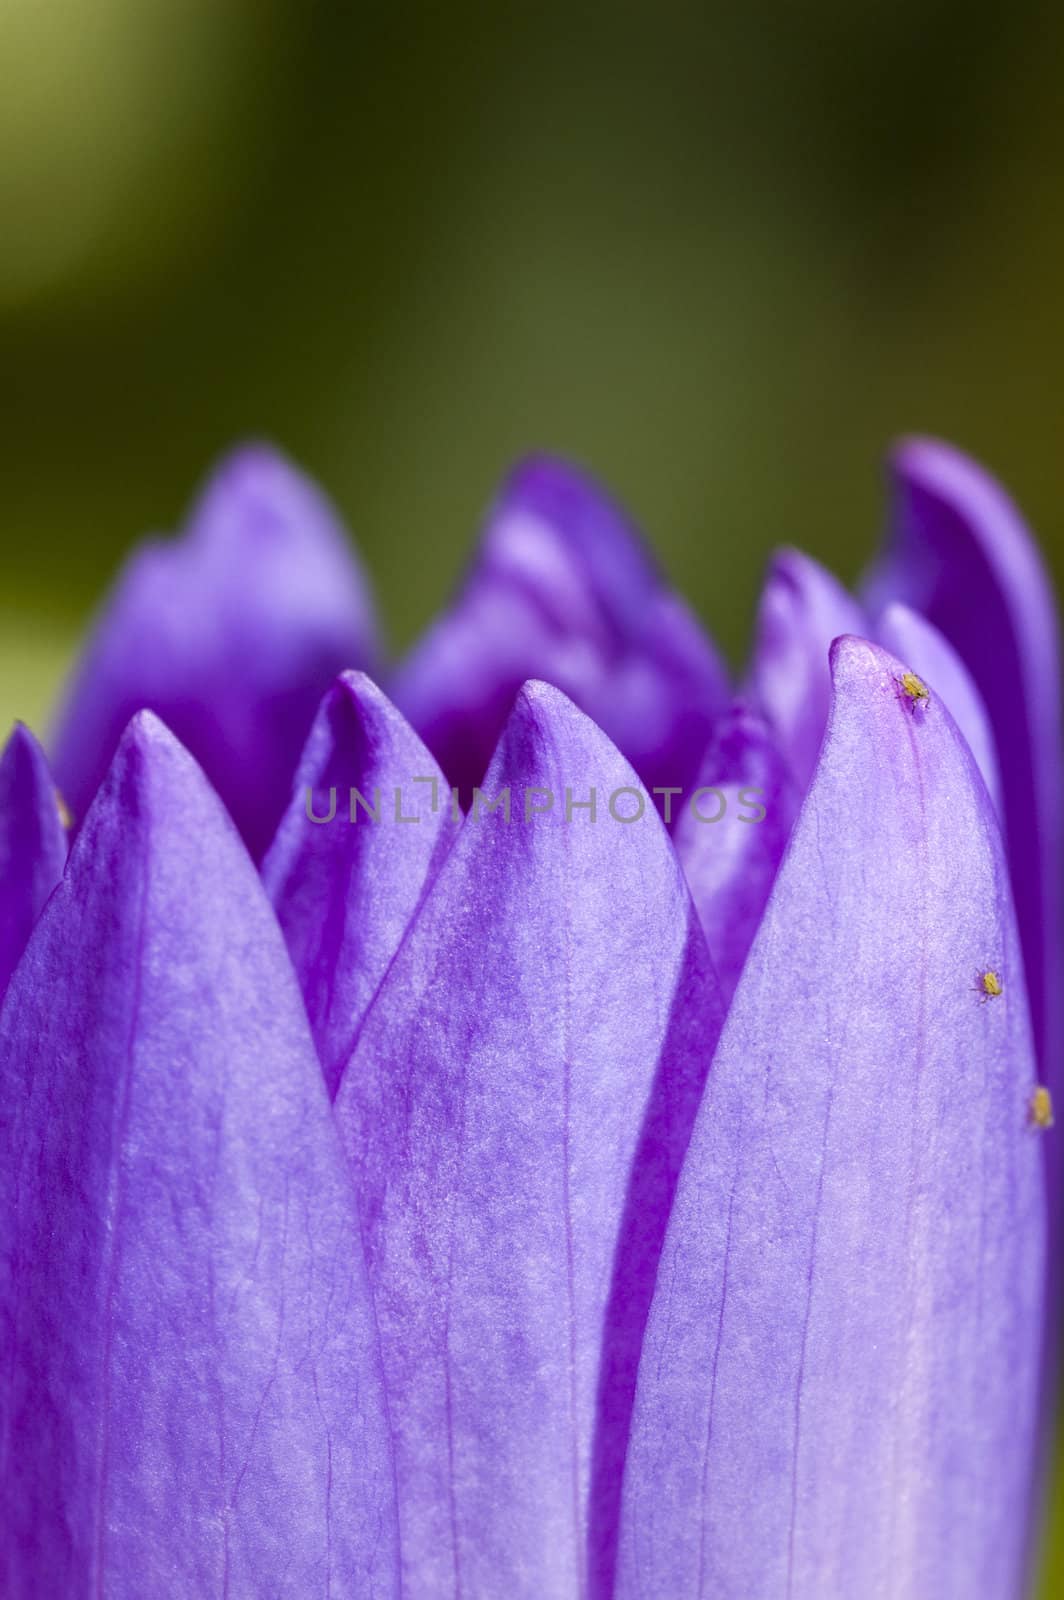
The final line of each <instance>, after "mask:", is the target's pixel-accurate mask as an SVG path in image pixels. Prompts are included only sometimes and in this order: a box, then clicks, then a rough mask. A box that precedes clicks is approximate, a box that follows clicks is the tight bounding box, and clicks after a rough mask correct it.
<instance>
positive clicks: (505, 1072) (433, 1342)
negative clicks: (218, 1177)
mask: <svg viewBox="0 0 1064 1600" xmlns="http://www.w3.org/2000/svg"><path fill="white" fill-rule="evenodd" d="M635 784H636V778H635V775H634V773H633V772H632V770H631V769H630V768H629V767H628V766H627V764H626V763H625V762H624V761H623V760H621V758H620V757H619V756H618V754H617V752H616V750H615V749H614V748H613V747H612V746H611V745H610V743H609V741H608V740H607V739H606V738H605V737H604V736H603V735H602V734H601V733H600V731H599V730H598V729H597V728H596V727H595V726H594V725H593V724H592V723H591V722H590V721H589V720H588V719H587V718H585V717H584V716H582V715H581V714H580V713H579V712H578V711H577V710H576V709H575V708H574V707H573V706H572V705H571V704H570V703H569V702H568V701H566V700H565V698H564V697H563V696H562V695H561V694H559V693H558V692H557V691H556V690H554V689H552V688H549V687H547V686H546V685H544V684H531V685H528V686H526V687H525V689H524V690H523V691H522V693H521V694H520V695H519V697H518V700H517V702H516V705H515V707H514V710H513V713H512V716H511V718H510V720H509V722H508V723H507V726H506V730H505V733H504V735H503V738H502V741H501V743H500V746H499V748H498V750H497V752H496V755H495V758H494V760H493V762H492V765H491V768H490V771H489V775H488V779H487V783H486V788H487V789H488V790H490V792H491V794H492V795H495V794H497V793H498V792H499V791H500V790H501V789H502V788H504V787H505V786H507V785H509V787H510V792H511V802H512V807H513V809H512V812H511V820H510V821H509V823H507V822H506V820H505V817H504V813H503V812H502V810H498V811H496V812H494V813H491V814H481V815H477V814H476V813H472V814H471V815H470V817H469V819H468V820H467V821H466V823H465V825H464V827H463V830H462V833H461V835H460V837H459V839H458V842H457V843H456V845H455V847H454V849H453V850H452V852H451V854H450V856H449V857H448V859H447V861H446V863H445V865H444V866H443V868H442V870H441V872H440V875H439V877H438V878H437V880H436V883H435V885H434V887H433V889H432V891H431V893H430V894H429V896H428V898H427V900H426V902H425V905H424V907H423V909H422V911H421V914H420V916H419V918H418V920H417V922H416V923H415V925H414V927H413V929H412V931H411V933H410V936H409V937H408V939H407V941H406V943H405V944H404V945H403V947H402V948H401V950H400V952H399V954H398V956H397V957H396V960H395V962H394V964H393V966H392V968H391V970H390V972H389V973H388V976H387V977H386V979H385V981H384V983H383V984H382V986H381V989H380V991H379V993H378V996H377V999H376V1001H375V1003H374V1005H373V1007H372V1009H371V1010H370V1013H369V1016H368V1017H367V1019H366V1023H365V1026H364V1028H363V1030H362V1033H361V1035H360V1037H359V1041H358V1045H357V1048H356V1051H355V1054H354V1056H353V1058H352V1060H351V1062H350V1064H349V1066H348V1068H347V1071H346V1072H345V1074H344V1077H343V1080H342V1082H341V1085H340V1091H339V1095H338V1097H337V1100H336V1111H337V1116H338V1119H339V1122H340V1125H341V1129H342V1133H343V1136H344V1139H345V1142H346V1146H347V1148H348V1150H349V1152H350V1155H351V1159H352V1163H353V1167H354V1171H355V1175H356V1181H357V1185H358V1188H359V1192H360V1194H361V1196H362V1198H363V1222H364V1228H365V1239H366V1251H367V1262H368V1265H369V1270H370V1278H371V1282H372V1284H373V1290H374V1298H375V1303H376V1308H377V1316H378V1321H379V1324H380V1328H381V1342H382V1349H383V1354H384V1365H385V1373H386V1380H387V1386H388V1403H389V1410H390V1415H391V1419H392V1425H393V1428H394V1431H395V1438H396V1450H397V1459H396V1469H397V1476H398V1484H399V1516H400V1537H401V1543H402V1558H403V1566H404V1572H405V1576H406V1579H407V1581H408V1583H409V1584H410V1586H411V1592H412V1593H418V1594H444V1593H445V1594H448V1595H450V1594H453V1593H464V1594H469V1595H488V1594H492V1595H495V1594H497V1595H506V1596H507V1597H508V1600H510V1597H512V1600H523V1597H527V1600H551V1597H558V1600H561V1597H568V1596H571V1595H574V1594H578V1593H587V1592H588V1585H589V1582H590V1584H591V1591H590V1592H592V1593H595V1594H603V1595H604V1594H608V1592H609V1582H610V1569H611V1565H612V1553H613V1542H614V1537H615V1531H616V1528H615V1524H616V1513H617V1501H618V1495H619V1479H620V1467H621V1457H622V1451H623V1445H624V1441H625V1439H626V1437H627V1426H628V1416H629V1409H630V1404H631V1397H632V1392H633V1385H634V1377H635V1365H636V1361H637V1356H638V1349H639V1343H640V1339H641V1335H642V1329H643V1323H644V1319H645V1315H646V1309H647V1306H648V1304H649V1297H650V1292H651V1288H652V1285H653V1279H654V1271H655V1267H656V1263H657V1256H658V1251H659V1249H660V1243H661V1237H662V1233H663V1229H664V1223H665V1220H666V1217H667V1214H668V1209H669V1205H670V1203H671V1196H672V1189H673V1184H674V1182H675V1175H676V1172H677V1170H678V1166H679V1163H680V1161H681V1159H682V1155H683V1151H684V1149H685V1148H686V1142H687V1138H688V1135H689V1131H690V1123H691V1118H692V1116H693V1114H694V1110H695V1106H696V1104H697V1100H698V1096H699V1092H700V1088H701V1084H702V1081H703V1076H704V1070H705V1065H706V1060H707V1059H708V1054H709V1052H710V1051H711V1049H712V1044H713V1040H714V1038H715V1037H716V1032H717V1028H718V1025H719V1006H718V999H717V993H716V984H715V981H714V978H713V974H712V970H711V968H710V966H709V958H708V953H707V951H706V948H705V941H704V939H703V936H702V933H701V930H700V928H699V926H698V922H697V918H696V916H695V913H694V909H693V907H692V906H691V903H690V898H689V896H688V894H687V890H686V887H685V886H684V883H683V880H682V877H681V874H680V872H679V869H678V866H677V863H676V858H675V854H674V852H673V850H672V846H671V844H670V842H669V840H668V837H667V835H666V833H665V830H664V828H663V826H662V824H661V822H660V820H659V818H658V816H657V815H656V813H655V812H654V810H653V807H652V805H651V803H650V801H649V800H648V799H646V798H645V797H641V796H640V795H639V793H638V791H636V790H635V787H634V786H635ZM526 786H527V787H528V789H530V790H531V791H532V796H531V802H530V803H531V806H532V807H533V811H532V815H531V818H530V820H529V821H527V822H526V820H525V814H524V796H525V790H526ZM566 786H569V787H571V788H573V789H574V790H576V791H577V792H576V793H575V794H574V795H573V799H579V800H584V801H586V800H587V799H588V798H589V796H588V789H589V787H591V786H594V787H595V788H596V790H597V795H596V801H597V811H596V814H595V817H594V819H592V817H591V815H590V813H589V812H587V811H583V812H576V811H571V813H570V820H569V821H566V820H565V802H564V793H565V788H566ZM622 788H624V789H626V790H628V793H626V794H625V795H622V796H620V797H619V798H618V797H617V796H616V791H618V790H620V789H622ZM543 790H547V791H550V792H552V793H553V794H554V795H555V796H557V799H556V801H555V803H554V806H553V808H552V809H551V810H550V811H549V812H546V813H544V812H542V811H541V810H539V808H541V807H543V806H545V805H546V800H545V798H544V796H543V794H542V793H541V792H540V791H543ZM611 795H612V796H614V799H615V808H616V809H617V810H618V811H620V812H622V813H624V814H628V813H631V814H633V815H634V814H635V811H636V803H637V799H639V798H642V803H643V806H644V814H643V816H642V818H641V819H640V820H639V821H634V822H630V823H622V822H617V821H615V820H614V818H613V817H612V816H611V815H610V813H609V810H608V802H609V799H610V797H611ZM537 812H538V814H537ZM589 1524H590V1531H589ZM589 1540H590V1562H589V1556H588V1551H587V1547H588V1542H589ZM589 1564H590V1579H589V1577H588V1565H589Z"/></svg>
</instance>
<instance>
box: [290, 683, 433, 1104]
mask: <svg viewBox="0 0 1064 1600" xmlns="http://www.w3.org/2000/svg"><path fill="white" fill-rule="evenodd" d="M352 791H354V798H352ZM456 832H457V824H456V823H455V821H454V820H453V812H452V804H451V796H450V793H449V791H448V789H447V786H446V784H445V782H444V779H443V775H442V774H441V772H440V769H439V767H438V766H437V765H436V763H435V761H434V760H433V759H432V756H431V755H430V754H429V752H428V751H427V750H426V749H425V746H424V745H423V744H422V743H421V740H420V739H419V738H418V736H417V734H416V733H415V732H414V731H413V729H412V728H411V727H410V726H409V724H408V723H407V722H405V721H404V719H403V718H402V716H400V714H399V712H398V711H396V709H395V707H394V706H393V705H392V704H391V703H390V702H389V701H388V700H387V699H386V697H385V696H384V695H383V694H382V693H381V691H380V690H379V689H378V688H377V687H376V686H375V685H374V684H373V683H372V682H371V681H370V679H369V678H367V677H366V676H365V675H364V674H363V673H355V672H351V673H345V674H344V675H343V677H341V678H340V680H339V681H338V682H337V683H336V684H335V685H334V686H333V687H332V688H331V689H330V690H329V692H328V694H327V695H326V696H325V699H324V701H323V702H322V706H321V709H320V711H319V713H318V716H317V718H316V720H315V723H314V727H313V730H312V732H311V735H310V738H309V739H308V741H307V745H306V748H305V749H304V751H303V757H302V760H301V762H300V765H299V769H298V771H297V773H296V780H295V786H294V792H293V797H292V801H291V803H290V805H289V808H288V810H287V812H286V813H285V815H284V817H283V819H282V821H281V825H280V827H279V828H278V831H277V835H276V837H275V839H274V841H273V844H272V845H271V846H270V848H269V850H268V851H267V853H266V857H265V859H264V861H263V864H262V878H263V883H264V884H265V887H266V892H267V893H268V895H269V897H270V899H271V901H272V902H273V905H274V908H275V910H276V912H277V916H278V919H279V921H280V924H281V927H282V929H283V930H284V935H285V939H286V940H287V943H288V949H289V953H290V955H291V957H292V961H293V964H294V966H295V969H296V975H297V977H298V978H299V982H300V986H301V988H302V990H303V998H304V1000H305V1002H306V1006H307V1014H308V1016H309V1017H310V1023H311V1028H312V1029H313V1032H314V1039H315V1043H316V1044H317V1046H318V1054H319V1055H320V1057H321V1064H322V1069H323V1071H324V1073H325V1081H326V1083H327V1084H328V1086H329V1092H330V1094H333V1093H335V1091H336V1085H337V1083H338V1081H339V1077H340V1073H341V1071H342V1069H343V1066H344V1063H345V1062H346V1061H347V1059H348V1057H349V1056H350V1054H351V1051H352V1049H353V1048H354V1043H355V1039H356V1037H357V1035H358V1030H359V1028H360V1027H361V1025H362V1020H363V1018H364V1016H365V1014H366V1009H367V1007H368V1005H369V1003H370V1001H371V999H372V998H373V994H374V992H375V990H376V988H377V985H378V984H379V983H380V981H381V978H382V977H383V976H384V973H385V971H386V969H387V967H388V964H389V962H390V961H391V959H392V957H393V956H394V954H395V952H396V950H397V949H398V948H399V944H400V942H401V940H402V938H403V935H404V933H405V932H406V929H407V925H408V924H409V922H410V921H411V920H412V919H413V916H414V914H415V912H416V910H417V907H418V904H419V903H420V900H421V897H422V895H423V893H424V891H425V888H426V885H427V884H428V883H429V882H431V880H432V878H433V877H434V875H435V873H436V871H437V870H438V868H439V865H440V862H441V861H442V860H443V858H444V856H445V855H446V853H447V851H448V849H449V848H450V846H451V844H452V842H453V840H454V836H455V834H456Z"/></svg>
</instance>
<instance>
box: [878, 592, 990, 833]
mask: <svg viewBox="0 0 1064 1600" xmlns="http://www.w3.org/2000/svg"><path fill="white" fill-rule="evenodd" d="M875 635H876V639H877V641H878V642H879V643H880V644H881V645H884V646H885V647H886V649H888V650H889V651H890V653H891V655H894V656H897V657H898V659H899V661H904V662H906V663H907V665H908V668H909V670H910V671H912V672H915V673H916V675H917V677H919V678H920V679H921V681H923V682H924V683H925V684H926V687H927V688H928V690H929V691H930V690H933V691H934V693H935V694H938V695H941V697H942V699H943V700H944V701H945V702H946V705H947V706H948V707H949V713H950V716H951V717H952V718H953V720H954V722H955V723H956V724H957V727H958V728H959V729H960V731H961V733H963V735H964V737H965V738H966V739H967V741H968V748H969V750H970V751H971V752H972V755H973V756H974V757H975V764H976V766H977V767H978V768H979V771H980V772H981V773H982V775H983V782H984V783H985V784H986V787H987V792H988V794H989V795H990V798H991V800H993V802H994V808H995V810H996V811H997V813H998V816H999V817H1000V816H1001V814H1002V811H1001V807H1002V800H1001V773H1000V771H999V769H998V760H997V751H996V750H995V748H994V735H993V733H992V732H991V729H990V720H989V718H988V717H987V714H986V707H985V706H984V705H983V701H982V696H981V695H980V693H979V690H978V689H977V688H976V687H975V684H974V682H973V681H972V675H971V673H970V672H969V671H968V668H967V667H966V666H965V665H964V662H963V661H962V660H961V658H960V656H959V655H958V654H957V652H956V650H954V648H953V646H952V645H951V644H950V642H949V640H948V639H947V638H945V636H944V635H943V634H941V633H940V632H939V631H938V629H937V628H936V627H934V626H933V625H932V624H931V623H930V622H928V620H927V618H926V617H922V616H921V615H920V613H919V612H918V611H911V610H910V609H909V607H908V606H903V605H900V604H898V603H897V602H895V603H894V604H892V605H889V606H887V608H886V610H885V611H884V612H883V614H882V616H881V617H879V618H878V619H877V621H876V625H875ZM918 714H919V713H918Z"/></svg>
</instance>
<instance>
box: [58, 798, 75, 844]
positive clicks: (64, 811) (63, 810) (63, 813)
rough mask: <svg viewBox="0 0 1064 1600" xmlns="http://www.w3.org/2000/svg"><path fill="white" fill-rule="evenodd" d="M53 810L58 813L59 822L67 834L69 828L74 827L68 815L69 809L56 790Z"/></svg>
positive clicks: (72, 819) (72, 820)
mask: <svg viewBox="0 0 1064 1600" xmlns="http://www.w3.org/2000/svg"><path fill="white" fill-rule="evenodd" d="M55 809H56V810H57V811H58V813H59V820H60V822H61V823H62V824H63V827H64V828H65V829H66V830H67V832H68V833H69V832H70V830H71V828H72V827H73V826H74V818H73V817H72V816H71V814H70V807H69V806H68V805H67V803H66V801H65V800H64V799H63V796H62V795H61V794H60V793H59V790H58V789H57V790H56V791H55Z"/></svg>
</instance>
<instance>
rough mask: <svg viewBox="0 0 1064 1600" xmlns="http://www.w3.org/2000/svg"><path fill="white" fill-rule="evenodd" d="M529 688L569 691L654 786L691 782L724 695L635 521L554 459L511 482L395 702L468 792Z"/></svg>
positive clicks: (715, 661)
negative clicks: (537, 682)
mask: <svg viewBox="0 0 1064 1600" xmlns="http://www.w3.org/2000/svg"><path fill="white" fill-rule="evenodd" d="M529 678H543V679H546V680H548V681H549V682H551V683H553V684H556V685H557V686H558V687H559V688H561V689H563V690H564V691H565V693H566V694H567V695H568V696H569V697H570V698H571V699H573V700H574V701H575V702H576V703H577V705H579V706H580V707H582V709H583V710H584V711H586V712H587V714H588V715H589V716H590V717H592V718H593V719H594V720H595V721H596V722H597V723H598V724H599V726H600V727H601V728H603V729H604V730H605V732H606V733H608V734H609V736H610V737H611V738H612V739H613V740H614V742H615V743H616V744H617V746H618V747H619V748H620V750H621V751H622V752H623V753H624V754H625V755H626V756H627V758H628V759H629V761H631V763H632V765H633V766H634V767H635V769H636V771H637V772H638V773H639V774H640V776H641V777H642V778H643V780H644V782H645V783H646V784H647V785H648V787H653V786H655V785H673V786H679V787H683V786H684V785H686V784H687V783H688V781H689V780H690V779H691V778H692V777H693V776H694V772H695V770H696V768H697V764H698V759H699V757H700V755H701V754H702V751H703V749H704V748H705V744H706V741H707V739H708V737H709V731H710V728H711V726H712V721H713V717H714V714H715V712H716V711H717V710H718V709H719V708H720V707H721V706H722V705H723V703H724V700H725V697H726V693H727V678H726V673H725V671H724V668H723V666H722V664H721V662H720V660H719V658H718V656H717V654H716V652H715V650H714V649H713V646H712V645H711V644H710V642H709V640H708V639H707V638H706V635H705V634H704V632H703V631H702V629H701V628H700V627H699V625H698V623H697V622H696V621H695V619H694V617H693V616H692V615H691V614H690V612H689V611H688V610H687V609H686V607H685V606H684V604H683V602H682V601H681V600H680V599H679V598H678V597H677V596H676V595H675V594H673V593H672V592H671V591H670V590H669V589H667V588H666V587H665V586H664V583H663V580H662V578H661V575H660V574H659V572H658V570H657V568H656V566H655V565H654V562H653V560H652V558H651V556H650V553H649V551H648V550H647V549H646V548H645V546H644V545H643V542H642V540H641V538H640V536H639V534H638V533H637V532H636V530H635V529H634V528H633V527H632V526H631V524H630V523H629V522H628V520H627V518H626V517H625V515H624V513H623V512H622V511H621V510H620V509H619V508H618V507H617V506H615V505H614V504H613V502H612V501H611V500H609V499H608V498H607V496H606V495H605V494H604V493H603V492H602V491H601V490H600V489H599V488H598V487H597V485H595V484H594V483H593V482H592V481H591V480H590V479H589V478H587V477H585V476H584V475H583V474H582V473H580V472H578V471H577V470H576V469H575V468H573V467H570V466H567V465H565V464H564V463H562V462H560V461H553V460H550V459H547V458H545V457H538V458H534V459H531V460H529V461H526V462H525V463H523V465H521V466H519V467H518V468H517V469H516V470H515V471H514V472H513V473H512V474H511V476H510V477H509V479H508V480H507V481H506V483H505V484H504V486H503V490H502V493H501V495H500V497H499V499H498V501H497V502H496V504H495V506H494V508H493V510H492V511H491V513H490V515H489V517H488V521H487V526H486V528H485V531H484V536H483V539H482V542H481V546H480V550H479V552H478V555H477V559H476V562H475V564H474V566H473V568H472V570H471V572H470V574H469V576H468V578H467V579H466V582H465V585H464V587H463V589H462V591H461V593H460V594H459V596H458V598H457V599H456V601H455V602H454V604H453V606H452V607H451V609H450V611H448V612H447V613H446V615H445V616H443V617H442V618H441V619H440V620H439V621H438V622H437V623H436V624H435V625H434V626H433V627H432V628H431V629H430V630H429V632H428V633H427V634H426V635H425V637H424V638H423V639H422V640H421V642H420V644H419V645H417V646H416V648H415V649H414V651H413V653H412V655H411V656H410V657H409V658H408V659H407V661H406V662H405V663H404V664H403V666H402V667H401V668H400V669H399V673H398V675H397V677H396V679H395V681H394V683H393V685H392V696H393V698H394V700H395V702H396V704H397V705H398V706H399V707H400V709H401V710H402V711H403V712H404V713H405V714H406V716H407V717H408V718H409V719H410V721H411V722H412V723H413V725H414V727H415V728H417V730H418V732H419V733H420V734H421V735H422V737H423V738H424V740H425V742H426V743H427V744H428V746H429V748H430V749H431V750H432V752H433V754H434V755H435V756H436V757H437V759H438V760H439V762H440V765H441V766H442V767H443V770H444V771H445V772H446V773H447V775H448V777H449V778H450V780H451V781H452V782H453V783H455V784H458V785H459V786H460V787H461V788H462V789H463V791H467V790H468V789H469V788H470V787H471V786H472V785H473V784H475V783H477V782H479V780H480V778H481V776H482V774H483V773H484V770H485V768H486V767H487V764H488V760H489V758H490V756H491V752H492V750H493V749H494V747H495V742H496V740H497V738H498V736H499V733H500V731H501V729H502V726H503V724H504V722H505V720H506V717H507V715H508V713H509V711H510V707H511V706H512V704H513V701H514V696H515V695H516V693H517V691H518V689H519V688H520V687H521V685H522V684H523V683H524V682H525V681H526V679H529Z"/></svg>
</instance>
